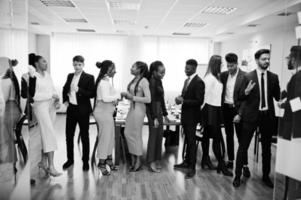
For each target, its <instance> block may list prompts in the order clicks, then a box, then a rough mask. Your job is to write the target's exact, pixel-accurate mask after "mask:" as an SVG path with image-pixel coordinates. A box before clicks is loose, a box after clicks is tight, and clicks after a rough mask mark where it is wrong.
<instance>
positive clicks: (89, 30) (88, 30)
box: [76, 28, 95, 33]
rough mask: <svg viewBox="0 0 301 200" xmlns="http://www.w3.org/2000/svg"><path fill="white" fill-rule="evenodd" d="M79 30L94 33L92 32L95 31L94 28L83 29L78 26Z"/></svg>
mask: <svg viewBox="0 0 301 200" xmlns="http://www.w3.org/2000/svg"><path fill="white" fill-rule="evenodd" d="M76 30H77V31H78V32H89V33H92V32H95V30H94V29H81V28H78V29H76Z"/></svg>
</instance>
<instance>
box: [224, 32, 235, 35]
mask: <svg viewBox="0 0 301 200" xmlns="http://www.w3.org/2000/svg"><path fill="white" fill-rule="evenodd" d="M225 35H234V32H226V33H225Z"/></svg>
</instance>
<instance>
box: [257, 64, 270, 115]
mask: <svg viewBox="0 0 301 200" xmlns="http://www.w3.org/2000/svg"><path fill="white" fill-rule="evenodd" d="M256 73H257V78H258V84H259V95H260V103H259V110H260V111H265V110H268V109H269V105H268V79H267V70H264V71H263V70H260V69H258V68H257V69H256ZM262 73H264V75H263V77H264V96H265V107H264V108H261V104H262V97H261V74H262Z"/></svg>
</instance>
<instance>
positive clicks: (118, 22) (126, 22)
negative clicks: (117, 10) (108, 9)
mask: <svg viewBox="0 0 301 200" xmlns="http://www.w3.org/2000/svg"><path fill="white" fill-rule="evenodd" d="M114 24H116V25H135V24H136V22H135V21H131V20H126V19H114Z"/></svg>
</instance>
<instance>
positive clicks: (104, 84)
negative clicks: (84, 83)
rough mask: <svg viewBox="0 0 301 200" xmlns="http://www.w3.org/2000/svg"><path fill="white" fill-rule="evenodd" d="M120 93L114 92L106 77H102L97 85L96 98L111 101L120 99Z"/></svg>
mask: <svg viewBox="0 0 301 200" xmlns="http://www.w3.org/2000/svg"><path fill="white" fill-rule="evenodd" d="M120 98H121V95H120V93H118V92H116V90H115V89H114V88H113V86H112V85H111V83H110V79H109V78H108V77H105V78H103V79H102V80H101V81H100V82H99V84H98V86H97V100H102V101H103V102H108V103H109V102H113V101H116V100H117V99H120Z"/></svg>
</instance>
